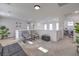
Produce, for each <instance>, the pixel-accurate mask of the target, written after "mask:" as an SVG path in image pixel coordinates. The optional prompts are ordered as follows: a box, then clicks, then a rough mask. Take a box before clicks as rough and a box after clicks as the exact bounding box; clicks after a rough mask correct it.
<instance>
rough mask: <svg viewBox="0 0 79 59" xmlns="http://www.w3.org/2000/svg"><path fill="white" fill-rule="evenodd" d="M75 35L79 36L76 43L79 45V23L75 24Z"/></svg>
mask: <svg viewBox="0 0 79 59" xmlns="http://www.w3.org/2000/svg"><path fill="white" fill-rule="evenodd" d="M75 33H77V35H76V43H77V44H79V23H76V24H75Z"/></svg>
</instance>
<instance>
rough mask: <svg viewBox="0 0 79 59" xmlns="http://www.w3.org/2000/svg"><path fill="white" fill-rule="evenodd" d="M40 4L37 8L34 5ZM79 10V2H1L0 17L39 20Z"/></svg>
mask: <svg viewBox="0 0 79 59" xmlns="http://www.w3.org/2000/svg"><path fill="white" fill-rule="evenodd" d="M36 4H38V5H40V10H35V9H34V5H36ZM76 10H79V4H78V3H65V4H63V3H0V18H6V17H7V18H16V19H19V20H26V21H38V20H43V19H46V17H59V16H63V15H66V14H70V13H73V12H74V11H76Z"/></svg>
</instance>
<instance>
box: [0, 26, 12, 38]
mask: <svg viewBox="0 0 79 59" xmlns="http://www.w3.org/2000/svg"><path fill="white" fill-rule="evenodd" d="M9 34H10V32H9V29H8V28H6V27H5V26H0V38H1V39H4V38H5V37H6V38H7V37H8V35H9Z"/></svg>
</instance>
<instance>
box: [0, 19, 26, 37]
mask: <svg viewBox="0 0 79 59" xmlns="http://www.w3.org/2000/svg"><path fill="white" fill-rule="evenodd" d="M16 22H19V23H21V25H22V26H21V28H16ZM1 25H5V26H6V27H7V28H9V30H10V35H9V37H14V36H15V30H16V29H26V26H27V24H26V22H25V21H21V20H17V19H12V18H11V19H9V18H3V19H0V26H1Z"/></svg>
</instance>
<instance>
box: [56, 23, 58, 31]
mask: <svg viewBox="0 0 79 59" xmlns="http://www.w3.org/2000/svg"><path fill="white" fill-rule="evenodd" d="M56 30H57V31H58V30H59V23H56Z"/></svg>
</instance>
